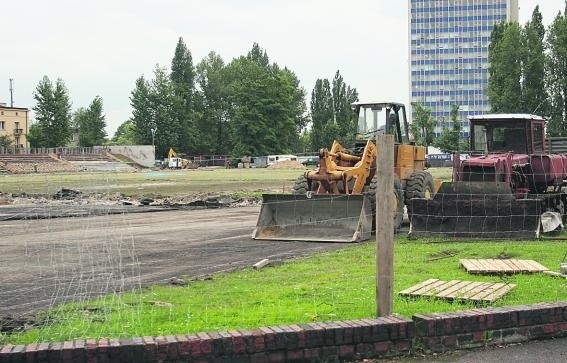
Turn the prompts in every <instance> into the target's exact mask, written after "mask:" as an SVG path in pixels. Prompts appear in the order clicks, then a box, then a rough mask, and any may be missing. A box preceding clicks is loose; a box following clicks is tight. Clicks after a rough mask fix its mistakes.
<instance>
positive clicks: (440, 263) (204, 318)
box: [0, 168, 567, 345]
mask: <svg viewBox="0 0 567 363" xmlns="http://www.w3.org/2000/svg"><path fill="white" fill-rule="evenodd" d="M443 172H444V173H447V174H448V175H450V171H449V172H447V171H443ZM298 173H299V174H301V171H298V170H288V169H274V170H270V169H225V168H216V169H213V168H211V169H197V170H180V171H168V170H162V171H157V170H154V171H148V172H140V173H124V174H121V173H76V174H58V175H49V174H41V175H29V176H26V177H25V179H22V176H12V175H8V176H5V177H3V180H2V182H3V183H2V185H3V186H2V189H4V190H0V191H1V192H2V193H3V194H2V196H1V198H0V199H1V200H3V202H2V203H3V204H5V205H3V206H0V225H2V227H3V228H2V230H3V233H2V235H1V236H0V252H1V253H0V319H2V320H1V321H2V323H1V327H2V329H1V330H2V332H0V345H1V344H3V343H6V342H15V343H17V342H24V343H29V342H39V341H61V340H69V339H74V338H99V337H132V336H143V335H150V336H158V335H168V334H171V335H175V334H187V333H190V332H199V331H211V330H230V329H244V328H247V329H252V328H256V327H261V326H273V325H283V324H295V323H298V324H299V323H305V322H312V321H332V320H348V319H357V318H364V317H372V316H374V315H375V310H376V307H375V289H376V286H375V278H376V277H375V253H376V251H375V249H376V248H375V243H374V241H373V238H374V237H373V235H371V234H370V233H368V239H367V241H366V242H365V243H337V242H322V241H318V242H313V240H314V239H312V241H310V242H308V241H297V240H293V239H290V240H275V239H261V240H254V239H252V238H251V236H252V233H253V230H254V228H255V227H256V223H257V221H258V217H259V215H260V209H261V207H260V203H259V202H258V201H256V202H245V201H246V200H247V199H246V198H248V197H249V195H250V193H252V192H256V193H258V192H259V191H264V192H271V193H283V194H290V193H291V190H292V186H293V180H294V179H296V177H297V176H298V175H297V174H298ZM444 177H445V178H446V175H444ZM18 178H20V179H18ZM63 188H68V190H78V191H81V193H80V194H79V195H71V194H73V193H70V192H67V194H66V195H65V196H66V197H65V198H63V199H53V196H54V195H55V194H57V193H58V192H60V191H61V190H62V189H63ZM24 192H25V193H26V195H22V193H24ZM39 195H42V196H43V197H39ZM189 195H193V196H194V195H198V197H190V196H189ZM256 197H258V196H256ZM298 198H299V197H298ZM300 199H301V203H304V201H305V200H310V199H312V198H308V197H307V196H305V198H304V197H301V198H300ZM315 199H317V198H315ZM319 199H320V200H319V201H318V202H319V203H321V205H320V206H319V209H318V210H319V212H318V211H317V209H311V210H310V209H309V208H308V207H307V206H306V205H304V206H300V205H299V204H298V203H299V201H297V200H295V199H292V200H289V199H287V200H283V199H281V200H280V199H278V198H273V199H271V200H268V201H267V202H266V204H265V205H264V208H267V209H271V212H270V213H271V217H266V220H265V221H264V222H263V223H266V225H270V224H271V225H270V226H271V227H273V229H274V231H277V230H278V228H283V227H285V228H288V229H289V228H290V227H294V224H295V227H297V226H298V225H301V224H303V225H304V226H303V227H302V228H304V229H307V230H309V231H310V233H311V235H312V236H316V235H324V234H325V233H327V234H329V233H331V232H332V229H333V227H329V226H336V225H343V227H341V229H342V230H344V229H346V228H347V227H344V223H345V221H348V223H347V224H348V225H349V226H352V225H356V226H357V227H358V224H359V223H362V224H363V228H362V232H364V233H367V232H369V231H368V229H369V228H371V226H372V219H371V218H372V217H371V215H370V216H368V211H369V210H370V208H369V206H367V205H366V204H365V199H364V198H363V197H354V198H353V200H352V201H350V202H345V201H344V200H342V199H341V198H337V197H333V196H324V197H321V198H319ZM347 199H348V198H347ZM490 200H493V199H490V198H489V202H486V203H485V206H489V205H490V204H491V203H490ZM197 201H201V203H197ZM142 202H143V203H142ZM272 203H273V204H272ZM494 203H496V202H494ZM494 203H492V204H494ZM212 207H214V208H212ZM220 207H226V208H220ZM321 209H324V210H325V213H322V212H321V211H320V210H321ZM361 209H364V211H362V212H361ZM408 212H409V213H408ZM284 213H285V214H286V215H285V226H284V225H283V224H282V225H280V226H278V223H277V221H278V220H279V219H280V217H282V216H283V214H284ZM378 213H380V208H378ZM412 213H414V214H415V213H416V209H411V208H410V209H408V210H407V211H406V213H405V217H404V221H403V223H402V225H401V226H400V228H399V233H398V235H397V240H396V247H395V265H394V269H395V288H394V291H395V292H399V291H401V290H404V289H407V288H408V287H410V286H412V285H415V284H418V283H420V282H422V281H423V280H427V279H431V278H436V279H442V280H443V279H444V280H452V279H459V280H461V279H462V280H466V279H469V280H470V279H474V280H477V281H486V282H488V281H497V282H505V283H513V284H515V285H516V286H517V287H516V288H515V289H514V290H513V291H512V292H511V293H509V294H508V295H506V296H505V297H503V298H502V299H500V300H498V301H497V302H495V304H496V305H520V304H527V303H533V302H542V301H558V300H565V299H566V298H567V285H566V284H565V282H564V281H565V280H561V279H559V278H553V277H550V276H547V275H542V274H538V273H534V274H519V275H499V276H490V275H486V276H485V275H477V276H472V277H471V276H470V274H468V273H467V272H466V271H464V270H463V269H461V268H460V265H459V260H460V259H462V258H499V259H502V258H517V259H532V260H535V261H537V262H539V263H541V264H543V265H545V266H547V267H549V268H550V270H558V269H559V265H560V263H561V262H562V259H564V255H565V253H566V252H567V245H566V243H565V241H564V240H562V239H561V238H562V235H561V234H559V233H558V235H556V236H554V238H553V239H547V240H545V239H543V240H539V241H518V240H517V239H515V238H506V237H505V236H499V237H498V238H488V240H484V241H472V240H471V238H470V236H469V237H468V238H466V239H465V240H464V241H457V240H455V238H453V237H454V236H453V237H450V238H449V239H447V240H443V239H442V238H437V237H440V235H438V234H436V233H435V231H433V234H432V236H433V237H434V239H433V240H431V239H430V237H431V236H429V237H423V238H415V239H408V238H407V237H406V235H407V233H408V232H409V231H410V228H411V227H410V220H411V216H412ZM368 217H370V219H368ZM507 217H509V216H507ZM484 218H488V217H486V216H484ZM368 223H370V224H368ZM473 226H474V228H475V230H477V232H481V229H482V228H483V227H482V225H480V224H478V223H477V222H476V221H472V220H471V228H473ZM508 229H509V230H513V229H512V228H511V227H510V228H508ZM292 230H294V228H292ZM530 230H531V229H530ZM293 233H297V230H296V231H294V232H293ZM309 238H310V237H308V239H309ZM264 259H268V260H269V263H268V265H267V266H266V267H263V268H261V269H254V268H253V265H254V264H256V263H257V262H259V261H261V260H264ZM229 272H230V273H229ZM474 306H477V305H475V304H473V303H469V302H463V301H453V302H451V301H444V300H437V299H408V298H404V297H400V296H398V295H397V294H396V296H395V301H394V312H395V313H397V314H402V315H405V316H410V315H411V314H413V313H418V312H434V311H452V310H464V309H467V308H470V307H474Z"/></svg>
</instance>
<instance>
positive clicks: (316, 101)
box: [311, 79, 336, 151]
mask: <svg viewBox="0 0 567 363" xmlns="http://www.w3.org/2000/svg"><path fill="white" fill-rule="evenodd" d="M333 113H334V112H333V95H332V93H331V85H330V83H329V80H328V79H318V80H317V81H316V82H315V87H314V88H313V91H312V92H311V123H312V126H311V147H312V150H314V151H318V150H319V149H321V148H325V147H326V148H330V147H331V143H332V142H333V140H334V139H335V135H336V133H335V134H334V135H333V134H332V133H333V132H334V131H335V130H333V127H334V115H333Z"/></svg>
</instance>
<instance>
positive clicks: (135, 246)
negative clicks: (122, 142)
mask: <svg viewBox="0 0 567 363" xmlns="http://www.w3.org/2000/svg"><path fill="white" fill-rule="evenodd" d="M34 208H35V209H32V211H31V212H30V210H26V209H25V208H23V207H19V206H18V207H13V206H11V207H10V206H5V207H4V206H3V207H2V209H0V226H1V228H2V231H3V233H2V234H1V235H0V251H1V253H0V318H1V317H2V316H3V317H4V318H6V317H9V316H11V317H16V316H20V317H21V316H24V315H29V314H32V313H35V312H38V311H40V310H43V309H46V308H50V307H53V306H55V305H57V304H59V303H61V302H63V301H69V300H74V301H81V300H85V299H89V298H93V297H96V296H100V295H104V294H108V293H112V292H123V291H129V290H132V289H135V288H139V287H141V286H147V285H149V284H152V283H171V282H175V281H176V280H175V278H179V277H202V276H206V275H209V274H212V273H215V272H220V271H226V270H232V269H235V268H242V267H250V266H252V265H253V264H254V263H256V262H258V261H260V260H262V259H264V258H269V259H271V260H281V259H286V258H290V257H295V256H300V255H304V254H308V253H313V252H316V251H321V250H332V249H337V248H341V247H344V246H345V244H340V243H309V242H281V241H280V242H277V241H255V240H253V239H251V234H252V231H253V229H254V226H255V224H256V219H257V216H258V212H259V206H244V207H237V208H220V209H196V210H184V209H181V210H166V211H155V212H154V211H148V210H147V209H146V210H145V211H146V213H128V212H127V211H120V210H117V209H116V208H119V207H116V206H114V207H113V208H114V209H113V211H112V213H115V214H109V215H104V213H102V212H101V211H100V209H101V208H100V207H99V208H96V207H94V206H75V207H73V206H65V207H64V208H63V209H61V208H59V209H57V207H56V206H53V205H51V206H50V205H45V206H36V207H34ZM77 210H81V211H82V212H81V213H78V212H77V213H75V214H73V211H77ZM62 211H63V212H62ZM39 212H41V213H43V214H45V215H47V216H55V215H59V216H61V213H63V214H65V213H68V214H67V215H69V214H70V215H78V216H76V217H72V218H69V217H65V218H47V219H35V218H34V219H26V217H25V216H26V213H28V215H29V213H36V214H38V213H39ZM103 212H104V208H103ZM18 213H20V215H19V217H22V218H23V219H17V218H16V219H14V218H13V217H14V215H15V214H18ZM99 214H102V215H99ZM81 215H88V216H86V217H85V216H81ZM10 216H12V217H10ZM172 278H173V280H172Z"/></svg>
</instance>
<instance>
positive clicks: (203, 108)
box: [196, 52, 231, 155]
mask: <svg viewBox="0 0 567 363" xmlns="http://www.w3.org/2000/svg"><path fill="white" fill-rule="evenodd" d="M225 76H226V66H225V63H224V60H223V59H222V57H221V56H220V55H218V54H216V53H215V52H210V53H209V54H208V55H207V57H205V58H204V59H202V60H201V61H200V62H199V64H197V67H196V79H197V84H198V86H199V92H198V93H197V95H196V96H197V99H198V101H197V100H196V103H197V104H198V106H197V109H198V110H199V115H200V117H199V120H198V129H199V135H200V137H199V142H198V150H199V153H203V154H223V155H224V154H227V153H229V150H230V148H231V144H230V133H229V117H228V115H229V110H228V107H229V104H228V100H227V82H226V79H225Z"/></svg>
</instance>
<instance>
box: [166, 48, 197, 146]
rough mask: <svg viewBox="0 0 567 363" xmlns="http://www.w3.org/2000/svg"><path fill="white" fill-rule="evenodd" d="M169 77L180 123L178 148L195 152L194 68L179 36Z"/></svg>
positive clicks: (189, 53)
mask: <svg viewBox="0 0 567 363" xmlns="http://www.w3.org/2000/svg"><path fill="white" fill-rule="evenodd" d="M170 79H171V82H172V83H173V93H174V95H175V99H174V101H173V102H174V107H175V113H176V115H177V119H178V122H179V125H180V129H179V134H180V136H179V141H178V144H179V148H180V149H181V150H183V151H185V152H188V153H196V152H197V148H198V147H197V145H198V140H199V139H200V137H199V134H198V129H197V127H196V125H195V121H194V120H195V118H196V115H195V109H194V106H195V105H194V94H195V69H194V67H193V57H192V55H191V52H190V51H189V49H188V48H187V45H186V44H185V42H184V41H183V38H181V37H180V38H179V40H178V42H177V46H176V47H175V54H174V56H173V59H172V61H171V74H170Z"/></svg>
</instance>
